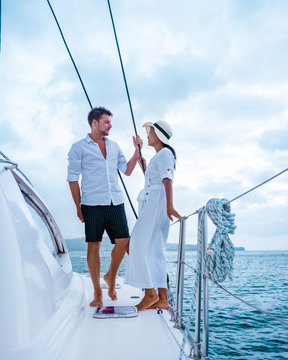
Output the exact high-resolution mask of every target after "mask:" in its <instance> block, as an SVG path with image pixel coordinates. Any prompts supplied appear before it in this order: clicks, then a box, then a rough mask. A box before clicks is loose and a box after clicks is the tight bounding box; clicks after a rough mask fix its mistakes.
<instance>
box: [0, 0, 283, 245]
mask: <svg viewBox="0 0 288 360" xmlns="http://www.w3.org/2000/svg"><path fill="white" fill-rule="evenodd" d="M50 2H51V4H52V6H53V8H54V11H55V13H56V15H57V17H58V21H59V23H60V24H61V27H62V31H63V33H64V35H65V37H66V41H67V43H68V45H69V47H70V51H71V53H72V55H73V57H74V60H75V62H76V64H77V66H78V69H79V72H80V74H81V76H82V79H83V82H84V84H85V86H86V89H87V92H88V94H89V97H90V99H91V101H92V103H93V106H105V107H107V108H108V109H110V110H111V111H112V113H113V119H112V125H113V127H112V129H111V131H110V135H109V137H110V138H111V139H113V140H115V141H117V142H118V144H119V145H120V147H121V148H122V150H123V152H124V154H125V156H126V158H127V159H129V158H130V157H131V156H132V154H133V145H132V136H133V135H134V129H133V126H132V120H131V114H130V110H129V105H128V101H127V96H126V92H125V87H124V82H123V77H122V73H121V67H120V62H119V59H118V54H117V48H116V44H115V40H114V35H113V29H112V25H111V20H110V15H109V10H108V6H107V2H106V1H104V0H101V1H100V0H57V1H56V0H50ZM110 3H111V7H112V11H113V15H114V21H115V26H116V29H117V34H118V40H119V45H120V48H121V52H122V60H123V64H124V67H125V71H126V78H127V83H128V87H129V91H130V96H131V102H132V106H133V111H134V116H135V121H136V126H137V129H138V133H139V134H140V136H141V137H142V138H143V139H144V147H143V151H142V152H143V155H144V157H145V158H146V159H147V160H149V159H151V157H152V156H153V154H154V150H153V149H151V148H148V145H147V141H146V133H145V130H144V129H143V128H142V124H143V123H144V122H146V121H157V120H165V121H167V122H168V123H169V124H170V125H171V127H172V128H173V133H174V134H173V137H172V139H171V145H172V146H173V147H174V148H175V150H176V153H177V158H178V160H177V168H176V172H175V178H174V183H173V190H174V206H175V208H176V209H177V211H178V212H179V213H180V214H181V215H183V216H184V215H186V216H187V215H189V214H191V213H193V212H194V211H195V210H197V209H199V208H201V207H202V206H203V205H205V204H206V203H207V201H208V200H209V199H211V198H226V199H228V200H231V199H233V198H235V197H236V196H238V195H240V194H242V193H244V192H245V191H247V190H249V189H250V188H252V187H253V186H255V185H257V184H259V183H261V182H263V181H265V180H266V179H268V178H270V177H271V176H273V175H275V174H276V173H278V172H280V171H282V170H284V169H286V168H287V167H288V102H287V97H288V71H287V64H288V47H287V43H288V20H287V19H288V2H287V1H286V0H202V1H198V0H179V1H177V2H176V1H171V0H165V1H163V0H158V1H155V0H145V1H143V0H142V1H139V0H133V1H131V0H130V1H128V0H121V1H116V0H111V1H110ZM1 27H2V39H1V53H0V150H1V151H2V152H3V153H5V155H6V156H8V157H9V158H10V159H11V160H13V161H15V162H17V163H18V164H19V167H20V169H21V170H22V171H23V172H24V173H25V174H26V175H27V176H28V178H29V179H30V181H31V182H32V183H33V185H34V187H35V189H36V190H37V192H38V193H39V194H40V196H41V197H42V199H43V200H44V201H45V203H46V204H47V206H48V208H49V209H50V211H51V213H52V214H53V216H54V218H55V220H56V221H57V223H58V225H59V227H60V229H61V231H62V234H63V236H64V238H66V239H68V238H78V237H83V236H84V228H83V224H81V223H80V221H79V220H78V219H77V217H76V209H75V206H74V203H73V200H72V197H71V194H70V191H69V187H68V184H67V182H66V172H67V153H68V151H69V149H70V147H71V145H72V143H74V142H75V141H77V140H79V139H81V138H83V137H85V136H86V135H87V133H88V132H89V126H88V123H87V113H88V111H89V109H90V107H89V104H88V102H87V99H86V98H85V95H84V92H83V90H82V88H81V86H80V83H79V80H78V78H77V75H76V73H75V70H74V68H73V65H72V63H71V61H70V58H69V56H68V54H67V51H66V49H65V47H64V44H63V42H62V39H61V37H60V34H59V31H58V29H57V27H56V24H55V21H54V19H53V17H52V14H51V12H50V10H49V7H48V4H47V2H46V1H45V0H26V1H23V0H22V1H21V0H2V22H1ZM123 178H124V181H125V184H126V186H127V188H128V191H129V194H130V197H131V200H132V202H133V204H134V207H135V208H136V209H137V201H136V198H137V194H138V192H139V191H140V190H141V188H142V187H143V184H144V178H143V175H142V173H141V170H140V169H139V168H136V169H135V171H134V173H133V174H132V175H131V177H129V178H128V177H126V176H123ZM125 202H126V211H127V216H128V222H129V226H130V229H132V228H133V225H134V223H135V217H134V215H133V212H132V210H131V209H130V207H129V204H128V203H127V200H125ZM231 211H232V212H233V213H235V214H236V218H235V225H237V229H236V232H235V234H234V235H232V236H231V240H232V241H233V243H234V245H235V246H244V247H245V248H246V249H247V250H285V249H286V250H287V249H288V221H287V213H288V172H285V173H284V174H283V175H281V176H279V177H278V178H277V179H275V180H273V181H272V182H270V183H269V184H266V185H264V186H262V187H261V188H259V189H257V190H255V191H253V192H252V193H249V194H248V195H246V196H244V197H242V198H241V199H239V200H236V201H234V202H232V204H231ZM178 231H179V224H175V225H173V226H171V231H170V236H169V242H177V241H178ZM214 231H215V228H214V226H213V225H212V224H211V223H210V222H209V237H211V236H212V235H213V232H214ZM196 234H197V216H191V217H189V218H188V219H187V237H186V241H187V243H196Z"/></svg>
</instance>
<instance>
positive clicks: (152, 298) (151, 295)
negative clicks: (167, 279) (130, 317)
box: [136, 289, 159, 311]
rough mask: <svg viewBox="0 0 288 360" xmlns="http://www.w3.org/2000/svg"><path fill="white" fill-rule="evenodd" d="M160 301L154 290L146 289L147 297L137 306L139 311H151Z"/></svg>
mask: <svg viewBox="0 0 288 360" xmlns="http://www.w3.org/2000/svg"><path fill="white" fill-rule="evenodd" d="M158 301H159V297H158V295H157V293H156V291H155V290H154V289H145V296H144V298H143V299H142V300H141V301H140V303H139V304H137V305H136V307H137V309H138V311H143V310H146V309H149V308H150V307H151V306H152V305H154V304H155V303H157V302H158Z"/></svg>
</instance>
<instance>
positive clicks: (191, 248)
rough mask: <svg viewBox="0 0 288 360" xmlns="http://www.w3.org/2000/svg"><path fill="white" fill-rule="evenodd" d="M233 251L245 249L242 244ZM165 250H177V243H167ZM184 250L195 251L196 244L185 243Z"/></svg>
mask: <svg viewBox="0 0 288 360" xmlns="http://www.w3.org/2000/svg"><path fill="white" fill-rule="evenodd" d="M234 249H235V251H245V248H244V247H243V246H239V247H236V246H235V248H234ZM166 250H167V251H177V250H178V244H167V246H166ZM185 251H197V245H196V244H195V245H194V244H186V245H185Z"/></svg>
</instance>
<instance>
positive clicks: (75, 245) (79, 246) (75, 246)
mask: <svg viewBox="0 0 288 360" xmlns="http://www.w3.org/2000/svg"><path fill="white" fill-rule="evenodd" d="M65 242H66V245H67V247H68V249H69V251H81V250H82V251H83V250H85V249H86V248H87V244H86V242H85V239H84V238H77V239H65ZM102 245H103V247H104V249H105V250H111V249H112V247H113V245H111V243H110V240H109V238H108V237H107V236H103V240H102ZM166 250H167V251H178V244H167V246H166ZM185 250H186V251H197V245H196V244H195V245H194V244H186V245H185ZM235 251H245V248H244V247H243V246H240V247H236V246H235Z"/></svg>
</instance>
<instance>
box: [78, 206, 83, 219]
mask: <svg viewBox="0 0 288 360" xmlns="http://www.w3.org/2000/svg"><path fill="white" fill-rule="evenodd" d="M77 216H78V218H79V219H80V221H81V222H82V223H83V222H84V218H83V215H82V210H81V207H80V206H79V207H77Z"/></svg>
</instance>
